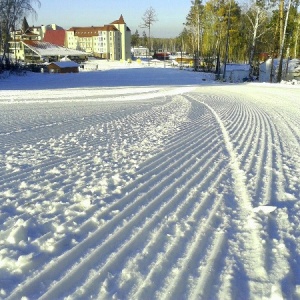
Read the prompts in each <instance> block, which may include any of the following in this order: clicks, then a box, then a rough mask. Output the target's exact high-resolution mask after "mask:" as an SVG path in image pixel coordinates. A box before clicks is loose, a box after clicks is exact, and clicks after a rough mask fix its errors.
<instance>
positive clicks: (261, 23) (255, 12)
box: [245, 0, 269, 75]
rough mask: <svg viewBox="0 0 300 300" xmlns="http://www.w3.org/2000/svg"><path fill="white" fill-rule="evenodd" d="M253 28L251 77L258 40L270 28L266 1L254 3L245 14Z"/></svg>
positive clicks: (250, 56) (250, 57)
mask: <svg viewBox="0 0 300 300" xmlns="http://www.w3.org/2000/svg"><path fill="white" fill-rule="evenodd" d="M245 16H246V18H247V19H248V22H249V23H250V26H251V33H252V40H251V46H250V55H249V64H250V75H251V74H252V72H253V61H254V54H255V49H256V43H257V40H258V39H259V38H260V37H261V36H262V35H264V34H265V33H266V32H267V31H268V30H269V28H268V27H267V26H266V24H267V21H268V13H267V7H266V3H265V2H264V1H256V0H255V1H252V3H251V5H250V7H249V9H248V10H247V12H246V14H245Z"/></svg>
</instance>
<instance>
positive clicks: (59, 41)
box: [44, 30, 66, 47]
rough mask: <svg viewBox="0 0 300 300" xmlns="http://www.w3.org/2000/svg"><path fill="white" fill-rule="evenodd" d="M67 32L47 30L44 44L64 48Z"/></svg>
mask: <svg viewBox="0 0 300 300" xmlns="http://www.w3.org/2000/svg"><path fill="white" fill-rule="evenodd" d="M65 36H66V31H65V30H46V33H45V36H44V42H48V43H51V44H54V45H58V46H61V47H63V46H64V45H65Z"/></svg>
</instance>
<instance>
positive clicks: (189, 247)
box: [0, 84, 300, 299]
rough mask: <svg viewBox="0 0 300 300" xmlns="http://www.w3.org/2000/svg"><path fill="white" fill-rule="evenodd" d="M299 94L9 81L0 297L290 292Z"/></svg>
mask: <svg viewBox="0 0 300 300" xmlns="http://www.w3.org/2000/svg"><path fill="white" fill-rule="evenodd" d="M299 92H300V90H299V88H298V89H296V88H292V87H290V88H284V89H282V88H280V86H277V87H272V88H271V87H270V88H268V87H264V86H263V85H254V84H253V85H240V86H239V87H238V88H237V86H234V85H228V86H226V85H224V86H214V87H213V88H212V87H211V86H209V85H206V86H205V85H203V86H200V87H198V88H195V87H181V88H179V87H169V88H165V87H151V88H127V89H123V91H122V89H113V88H112V89H110V90H107V91H106V92H105V93H104V94H101V95H102V96H101V97H100V96H99V99H98V98H97V93H98V92H97V89H90V90H89V89H87V90H85V91H84V94H80V93H76V92H74V93H73V90H71V91H70V92H69V93H68V92H65V91H63V90H57V91H56V92H55V93H54V94H52V93H51V91H48V92H44V93H43V95H42V96H41V95H40V93H39V92H37V93H32V95H31V97H30V98H29V99H28V100H30V101H29V102H28V101H27V103H24V101H25V100H26V97H28V96H26V95H24V94H21V93H18V91H15V92H14V93H13V94H12V95H13V97H14V101H13V102H11V99H10V98H9V97H8V96H7V95H8V93H5V92H4V93H3V94H2V95H0V96H1V103H0V107H1V111H0V117H1V118H0V125H1V128H0V144H1V152H0V186H1V190H0V199H1V200H0V201H1V211H0V224H1V225H0V299H21V297H22V296H27V297H28V299H63V298H66V299H89V298H91V299H229V298H231V299H275V298H276V297H277V298H276V299H280V298H283V299H300V271H299V270H300V250H299V245H300V227H299V226H300V224H299V223H300V202H299V200H300V180H299V178H300V149H299V148H300V143H299V142H300V117H299V116H300V104H299V102H297V101H298V98H299ZM73 96H74V97H76V101H72V97H73ZM51 99H52V100H51ZM55 99H57V100H58V101H55ZM97 99H98V100H97ZM109 99H113V101H108V100H109ZM129 100H130V101H129ZM16 102H17V103H16Z"/></svg>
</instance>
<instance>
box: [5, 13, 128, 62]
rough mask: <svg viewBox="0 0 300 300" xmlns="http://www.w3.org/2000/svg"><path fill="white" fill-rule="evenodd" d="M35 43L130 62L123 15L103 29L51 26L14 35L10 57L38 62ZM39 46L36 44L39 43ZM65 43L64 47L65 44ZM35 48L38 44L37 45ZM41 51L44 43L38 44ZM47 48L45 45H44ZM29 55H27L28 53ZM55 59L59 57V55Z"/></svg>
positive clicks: (29, 29)
mask: <svg viewBox="0 0 300 300" xmlns="http://www.w3.org/2000/svg"><path fill="white" fill-rule="evenodd" d="M33 41H36V42H38V41H39V42H47V43H48V44H52V46H51V48H53V45H57V46H60V47H62V46H63V47H65V48H66V49H70V50H74V51H73V52H76V51H78V53H79V52H80V53H83V52H84V53H85V54H86V56H88V55H91V56H94V57H98V58H104V59H109V60H128V59H130V58H131V52H130V44H131V31H130V29H129V28H128V27H127V25H126V23H125V21H124V18H123V16H122V15H121V16H120V18H119V19H118V20H116V21H114V22H112V23H110V24H109V25H104V26H100V27H94V26H91V27H72V28H70V29H68V30H66V31H65V30H63V28H61V27H59V26H57V25H55V24H51V25H48V26H43V25H42V26H40V27H30V28H28V30H26V32H22V31H21V30H18V31H15V32H12V34H11V41H10V57H11V58H12V59H13V60H16V61H28V57H31V60H30V61H33V58H35V59H34V61H38V60H40V58H39V59H38V56H39V55H35V54H34V53H33V52H34V51H35V49H31V48H30V46H32V45H30V44H31V43H32V42H33ZM36 44H37V43H36ZM62 44H64V45H62ZM34 46H36V45H34ZM38 47H39V48H41V43H39V46H38ZM43 47H45V46H43ZM27 52H28V53H27ZM56 56H59V54H57V55H56Z"/></svg>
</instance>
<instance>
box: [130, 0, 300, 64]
mask: <svg viewBox="0 0 300 300" xmlns="http://www.w3.org/2000/svg"><path fill="white" fill-rule="evenodd" d="M150 17H151V16H149V15H148V25H149V26H150V24H151V19H149V18H150ZM152 21H153V22H154V21H155V18H153V15H152ZM145 23H146V24H147V22H145ZM299 35H300V13H299V0H269V1H268V0H257V1H253V0H250V1H244V2H242V3H241V2H240V1H234V0H221V1H219V0H208V1H206V2H205V3H204V1H202V0H194V1H191V7H190V10H189V13H188V15H187V16H186V22H185V23H184V24H183V30H182V32H181V33H180V35H179V36H178V37H176V38H155V37H151V36H150V35H149V34H148V35H147V33H146V32H145V31H143V32H142V36H140V34H139V32H138V31H136V32H135V33H133V34H132V45H133V46H142V45H143V46H145V45H147V46H148V47H149V48H150V49H151V50H152V51H155V50H157V49H167V51H169V52H178V51H179V52H183V53H189V54H191V55H194V56H195V57H199V58H200V59H201V60H203V61H207V62H209V61H210V60H212V59H214V58H216V57H218V58H220V59H221V60H222V61H224V60H225V61H227V62H239V63H249V64H250V65H251V66H252V67H253V68H255V66H256V65H257V64H258V63H259V62H262V61H264V60H266V59H267V58H269V57H271V58H281V59H282V58H299V56H300V43H299ZM149 37H150V38H149Z"/></svg>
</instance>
